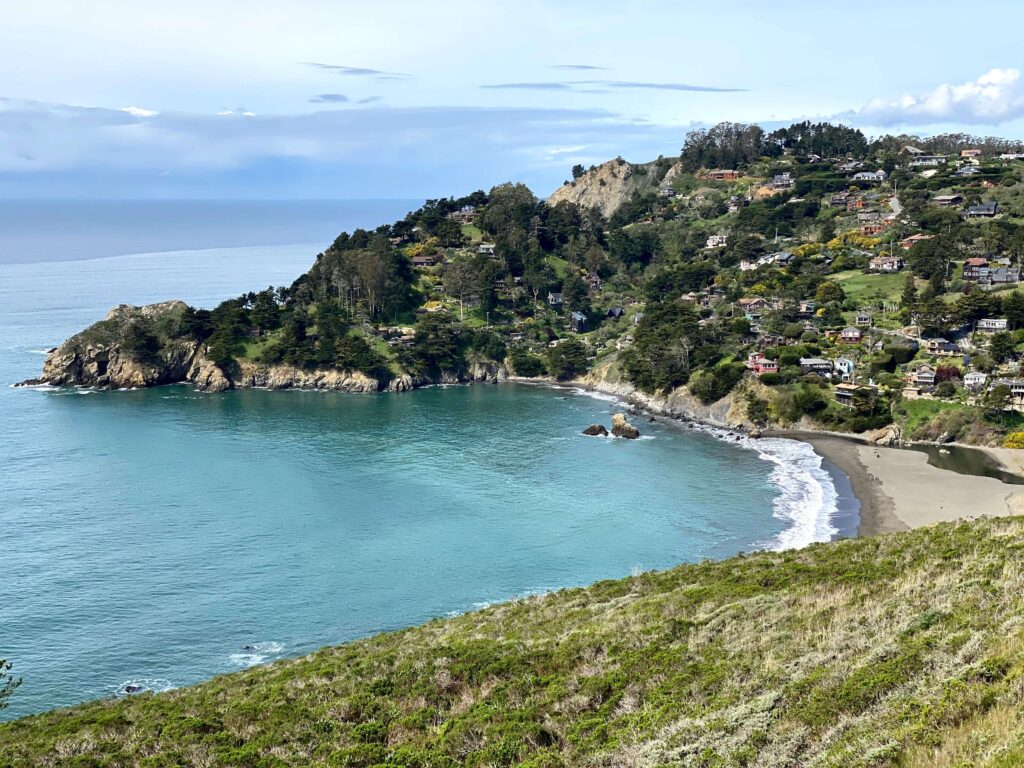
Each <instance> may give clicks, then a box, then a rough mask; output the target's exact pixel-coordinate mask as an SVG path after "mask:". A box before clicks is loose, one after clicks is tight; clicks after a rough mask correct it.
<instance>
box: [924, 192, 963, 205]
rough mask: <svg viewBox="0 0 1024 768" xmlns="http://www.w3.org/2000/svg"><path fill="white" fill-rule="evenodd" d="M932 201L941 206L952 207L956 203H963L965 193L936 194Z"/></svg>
mask: <svg viewBox="0 0 1024 768" xmlns="http://www.w3.org/2000/svg"><path fill="white" fill-rule="evenodd" d="M932 202H933V203H935V204H936V205H937V206H939V207H940V208H952V207H953V206H955V205H961V204H962V203H963V202H964V196H963V195H936V196H935V197H933V198H932Z"/></svg>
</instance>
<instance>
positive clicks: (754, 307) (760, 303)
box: [736, 296, 775, 312]
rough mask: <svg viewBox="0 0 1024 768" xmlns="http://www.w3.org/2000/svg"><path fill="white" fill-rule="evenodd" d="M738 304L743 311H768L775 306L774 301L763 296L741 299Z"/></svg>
mask: <svg viewBox="0 0 1024 768" xmlns="http://www.w3.org/2000/svg"><path fill="white" fill-rule="evenodd" d="M736 304H737V306H739V308H740V310H742V311H743V312H766V311H768V310H769V309H774V308H775V306H774V304H773V302H772V301H770V300H768V299H766V298H764V297H763V296H753V297H750V298H746V299H740V300H739V301H738V302H736Z"/></svg>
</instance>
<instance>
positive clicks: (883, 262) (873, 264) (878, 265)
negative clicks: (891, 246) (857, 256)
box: [868, 256, 905, 272]
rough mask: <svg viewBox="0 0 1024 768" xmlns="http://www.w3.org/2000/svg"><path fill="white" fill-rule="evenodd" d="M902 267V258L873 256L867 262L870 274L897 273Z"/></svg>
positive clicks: (903, 264)
mask: <svg viewBox="0 0 1024 768" xmlns="http://www.w3.org/2000/svg"><path fill="white" fill-rule="evenodd" d="M904 266H905V263H904V261H903V257H902V256H875V257H874V258H873V259H871V261H870V262H868V269H870V270H871V271H872V272H899V271H900V270H902V269H903V267H904Z"/></svg>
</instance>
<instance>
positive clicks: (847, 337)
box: [839, 325, 864, 344]
mask: <svg viewBox="0 0 1024 768" xmlns="http://www.w3.org/2000/svg"><path fill="white" fill-rule="evenodd" d="M863 338H864V331H862V330H861V329H860V328H854V327H853V326H852V325H851V326H850V327H848V328H843V330H842V331H840V333H839V340H840V341H841V342H842V343H843V344H860V342H861V339H863Z"/></svg>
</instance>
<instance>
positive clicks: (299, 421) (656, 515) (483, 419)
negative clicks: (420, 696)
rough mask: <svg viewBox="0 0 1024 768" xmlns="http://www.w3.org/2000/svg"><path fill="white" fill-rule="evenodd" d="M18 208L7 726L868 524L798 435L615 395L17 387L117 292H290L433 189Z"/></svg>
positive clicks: (1, 590)
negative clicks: (630, 412)
mask: <svg viewBox="0 0 1024 768" xmlns="http://www.w3.org/2000/svg"><path fill="white" fill-rule="evenodd" d="M6 205H7V204H6V203H2V204H0V210H2V209H3V207H4V206H6ZM19 205H21V206H22V207H20V208H19V209H18V210H20V212H21V215H15V213H12V212H11V211H10V210H7V211H6V212H3V213H0V254H2V256H0V380H2V383H3V385H4V386H3V387H0V428H2V432H0V467H2V468H3V470H2V474H0V537H2V541H3V548H4V560H3V565H4V568H3V578H2V581H0V585H2V586H0V658H7V659H9V660H11V661H13V662H14V664H15V671H16V673H17V674H18V675H19V676H21V677H22V678H23V679H24V684H23V685H22V687H21V688H19V689H18V691H17V692H16V693H15V695H14V697H13V699H12V701H11V707H10V708H9V709H8V710H5V711H4V712H3V713H0V717H3V718H4V719H9V718H13V717H18V716H21V715H25V714H29V713H33V712H39V711H43V710H46V709H50V708H52V707H56V706H63V705H68V704H73V703H75V702H78V701H81V700H84V699H89V698H95V697H100V696H115V695H124V693H125V692H126V691H135V690H163V689H167V688H171V687H175V686H182V685H187V684H190V683H193V682H197V681H199V680H202V679H205V678H208V677H210V676H213V675H216V674H219V673H224V672H230V671H233V670H237V669H241V668H244V667H246V666H251V665H253V664H259V663H264V662H269V661H273V660H274V659H277V658H283V657H288V656H296V655H300V654H303V653H306V652H309V651H311V650H314V649H315V648H318V647H320V646H323V645H327V644H334V643H341V642H344V641H346V640H351V639H353V638H357V637H362V636H365V635H368V634H371V633H374V632H379V631H382V630H390V629H396V628H399V627H403V626H408V625H411V624H415V623H418V622H422V621H425V620H427V619H430V618H434V617H439V616H445V615H450V614H453V613H458V612H463V611H467V610H473V609H474V608H476V607H480V606H482V605H485V604H488V603H491V602H494V601H499V600H506V599H510V598H515V597H518V596H523V595H528V594H533V593H537V592H543V591H548V590H555V589H561V588H565V587H570V586H575V585H582V584H587V583H590V582H593V581H596V580H599V579H605V578H615V577H622V576H626V575H629V574H630V573H631V572H633V571H635V570H637V569H651V568H658V569H661V568H669V567H671V566H673V565H676V564H678V563H682V562H689V561H695V560H700V559H703V558H720V557H726V556H729V555H732V554H735V553H737V552H741V551H751V550H754V549H758V548H783V547H790V546H803V545H806V544H808V543H811V542H813V541H824V540H828V539H830V538H834V537H836V536H839V535H852V534H853V533H855V531H856V525H857V521H856V519H855V515H853V516H850V515H845V516H844V514H842V513H841V512H840V509H841V504H840V501H841V500H840V497H841V496H842V495H843V494H844V493H848V484H847V486H846V488H845V490H844V488H843V487H840V488H839V489H838V490H837V485H836V483H835V482H833V478H832V475H830V473H829V472H828V471H827V467H823V466H822V461H821V459H820V458H819V457H818V456H817V455H816V454H814V452H813V451H812V450H811V448H810V447H809V446H807V445H806V444H803V443H799V442H795V441H791V440H776V439H771V440H760V441H749V440H746V439H743V440H740V441H736V440H735V439H734V438H732V437H729V438H728V439H726V438H725V436H722V435H718V434H716V433H715V432H714V431H713V430H703V429H685V428H682V427H680V426H677V425H674V424H665V423H661V422H648V421H647V420H646V419H642V418H639V417H636V418H635V419H634V422H635V423H637V424H638V426H639V427H640V429H641V431H642V432H643V437H642V438H641V439H640V440H637V441H625V440H616V439H603V438H588V437H584V436H582V435H581V434H580V431H581V430H582V429H583V428H584V427H586V426H587V425H588V424H591V423H594V422H603V423H608V422H609V421H610V416H611V414H612V413H613V412H615V411H616V410H619V409H620V404H618V403H616V402H614V401H613V400H611V399H610V398H601V397H595V396H591V395H589V394H588V393H585V392H581V391H579V390H575V389H572V388H550V387H540V386H530V385H501V386H494V385H474V386H468V387H449V388H444V387H437V388H428V389H424V390H419V391H416V392H412V393H402V394H394V393H392V394H379V395H349V394H342V393H325V392H265V391H241V392H228V393H223V394H202V393H197V392H194V391H193V390H191V389H190V388H189V387H186V386H174V387H162V388H156V389H151V390H145V391H130V392H92V391H55V390H41V389H27V388H19V389H14V388H13V387H12V386H11V385H13V384H14V383H15V382H17V381H20V380H23V379H26V378H30V377H33V376H37V375H38V374H39V371H40V369H41V366H42V362H43V356H44V354H45V352H46V350H47V349H49V348H51V347H53V346H55V345H56V344H58V343H59V342H60V341H62V340H63V339H64V338H66V337H67V336H69V335H71V334H72V333H74V332H75V331H77V330H80V329H81V328H83V327H85V326H86V325H88V324H89V323H91V322H94V321H95V320H98V319H100V318H101V317H102V316H103V314H104V313H105V312H106V311H107V310H108V309H109V308H110V307H111V306H113V305H115V304H119V303H136V304H138V303H148V302H153V301H159V300H165V299H171V298H179V299H184V300H186V301H188V302H190V303H193V304H195V305H200V306H206V307H210V306H213V305H215V304H216V303H217V302H219V301H221V300H223V299H225V298H229V297H232V296H236V295H238V294H239V293H242V292H245V291H247V290H251V289H259V288H263V287H266V286H268V285H281V284H288V283H290V282H291V281H292V280H293V279H294V278H295V277H296V276H298V275H299V274H300V273H301V272H302V271H304V270H305V269H307V268H308V267H309V265H310V264H311V263H312V261H313V258H314V256H315V254H316V253H317V252H318V251H320V250H322V249H323V248H324V247H325V246H326V244H327V243H329V242H330V240H331V239H333V237H334V236H335V235H336V234H337V233H338V232H340V231H341V230H342V229H351V228H353V227H354V226H359V225H362V226H366V227H373V226H376V225H378V224H380V223H383V222H385V221H390V220H393V219H395V218H397V217H400V216H401V215H403V214H404V213H405V211H407V210H409V209H411V208H413V207H415V205H416V204H415V203H414V202H412V201H344V202H331V203H315V204H310V206H309V208H307V209H305V210H304V211H303V212H302V213H296V211H297V210H298V209H297V208H296V206H295V204H294V203H284V204H281V206H280V207H279V208H278V207H275V205H274V204H271V203H256V204H249V203H233V204H230V205H229V204H209V203H180V202H179V203H173V204H163V203H159V202H152V203H145V204H142V203H135V204H131V205H130V206H127V207H128V208H129V209H130V213H131V216H130V217H128V218H130V220H131V225H130V226H129V227H128V231H127V232H124V231H122V228H123V227H124V226H125V221H126V213H125V206H124V205H121V204H88V205H86V204H67V203H37V202H34V203H25V204H19ZM166 205H170V207H171V209H172V210H170V211H169V210H168V209H167V208H166V207H165V206H166ZM211 205H212V206H213V211H212V212H211V208H210V206H211ZM300 208H301V206H300ZM228 210H230V211H231V214H230V215H227V214H224V215H216V211H220V212H224V211H228ZM83 211H86V212H87V213H83ZM293 217H294V218H293ZM189 222H191V224H190V223H189ZM182 227H186V228H187V230H188V231H182ZM261 228H262V229H261ZM256 232H262V235H256V234H254V233H256ZM255 236H262V237H265V238H266V239H267V240H268V242H266V243H263V244H259V243H254V242H253V240H252V237H255ZM289 239H291V240H292V241H293V242H285V241H287V240H289ZM233 242H237V243H242V245H241V246H240V247H229V246H230V244H231V243H233ZM71 243H73V247H72V246H71V245H70V244H71ZM134 249H140V251H145V252H140V253H134V254H132V253H131V251H133V250H134Z"/></svg>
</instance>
